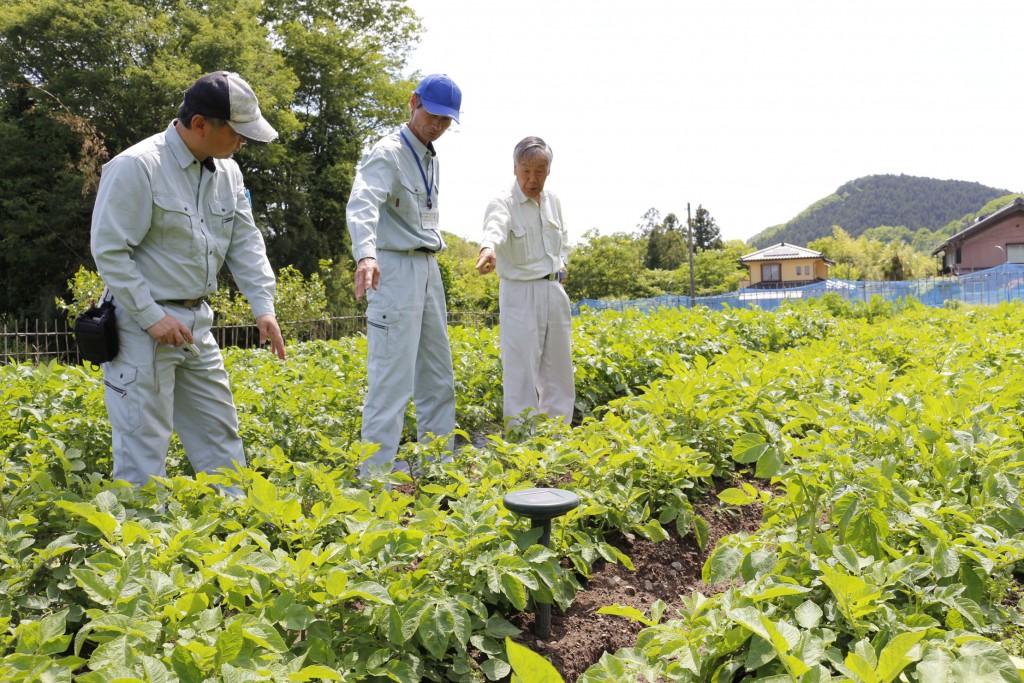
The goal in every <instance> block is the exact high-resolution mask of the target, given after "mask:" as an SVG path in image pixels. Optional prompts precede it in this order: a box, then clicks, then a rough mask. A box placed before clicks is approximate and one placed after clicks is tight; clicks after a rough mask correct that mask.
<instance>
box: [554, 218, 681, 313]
mask: <svg viewBox="0 0 1024 683" xmlns="http://www.w3.org/2000/svg"><path fill="white" fill-rule="evenodd" d="M645 242H646V241H645V240H644V239H643V237H642V236H641V237H637V236H635V235H630V234H627V233H622V232H619V233H615V234H612V235H600V234H598V232H597V231H596V230H588V231H587V232H586V233H584V235H583V240H582V242H581V243H580V244H579V245H577V246H576V247H575V248H574V249H573V251H572V253H571V254H570V256H569V268H568V278H567V279H566V281H565V290H566V293H567V294H568V295H569V298H570V299H572V300H573V301H577V300H579V299H623V298H627V299H631V298H638V297H646V296H654V295H657V294H661V291H660V290H658V289H656V288H652V287H651V286H650V285H649V283H648V280H647V278H645V277H643V276H644V274H645V273H646V271H645V269H644V252H645V249H646V244H645Z"/></svg>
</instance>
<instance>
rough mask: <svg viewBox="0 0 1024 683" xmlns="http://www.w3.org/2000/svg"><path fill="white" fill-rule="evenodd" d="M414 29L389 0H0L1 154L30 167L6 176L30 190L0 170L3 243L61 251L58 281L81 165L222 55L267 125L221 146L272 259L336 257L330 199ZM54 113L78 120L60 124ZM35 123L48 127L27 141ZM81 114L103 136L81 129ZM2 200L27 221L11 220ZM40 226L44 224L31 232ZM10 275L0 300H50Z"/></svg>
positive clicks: (71, 258) (130, 132)
mask: <svg viewBox="0 0 1024 683" xmlns="http://www.w3.org/2000/svg"><path fill="white" fill-rule="evenodd" d="M420 30H421V27H420V23H419V21H418V19H417V18H416V16H415V14H413V12H412V11H411V10H410V9H409V8H408V7H406V6H405V4H404V2H401V1H399V0H347V1H346V2H344V3H340V4H339V3H338V2H336V1H333V0H331V1H328V0H309V1H306V2H301V3H295V2H289V1H287V0H81V1H80V2H75V3H69V2H66V1H65V0H9V1H8V2H6V3H3V4H2V5H0V126H2V131H3V133H4V135H3V138H4V140H8V139H10V138H14V139H16V142H8V143H7V146H6V147H5V151H10V152H12V153H13V154H14V155H15V156H10V155H7V158H5V160H4V163H6V164H8V165H9V166H10V168H12V169H20V171H19V172H20V174H21V175H29V174H31V175H32V176H33V177H32V179H31V180H24V181H21V182H22V185H24V184H26V183H32V189H33V192H32V193H28V194H26V193H25V192H23V191H22V190H21V188H20V187H18V186H16V185H14V184H12V182H13V181H12V179H11V178H12V176H11V174H9V173H5V174H4V175H3V176H0V177H2V178H3V180H0V183H2V187H0V231H2V233H3V235H5V236H7V235H12V237H10V238H9V239H10V241H11V242H25V243H24V244H20V243H19V244H17V245H16V247H17V249H21V250H26V251H29V250H30V251H33V252H38V253H40V258H44V259H49V260H50V262H52V263H53V264H62V265H60V266H59V267H57V266H56V265H55V269H56V270H63V271H64V272H63V274H62V275H61V276H60V277H57V276H56V275H55V276H54V277H53V278H52V279H53V281H55V282H58V283H61V284H63V283H65V282H66V281H67V280H68V279H69V278H70V277H71V275H72V274H73V273H74V272H75V270H76V269H77V267H78V266H79V265H82V264H83V262H89V261H90V259H88V258H87V256H86V255H85V254H83V253H82V251H83V250H82V244H83V242H82V236H83V235H84V236H86V239H87V235H88V232H89V221H88V215H89V209H90V208H91V204H92V200H93V198H94V192H95V188H94V187H92V186H90V185H89V182H88V178H89V174H88V173H87V172H83V171H82V170H81V169H83V168H88V167H90V166H94V165H96V164H98V163H100V162H102V160H103V159H104V158H105V156H109V155H112V154H116V153H117V152H120V151H121V150H122V149H125V148H126V147H128V146H129V145H131V144H134V143H135V142H137V141H139V140H141V139H143V138H145V137H147V136H149V135H151V134H153V133H154V132H157V131H158V130H160V129H161V128H162V127H163V126H165V125H166V124H167V123H168V122H169V121H170V120H171V119H172V118H173V116H174V115H175V114H176V112H177V107H178V105H179V104H180V101H181V93H182V92H183V91H184V90H185V89H186V88H187V87H188V85H189V84H191V83H192V82H193V81H194V80H195V79H196V78H197V77H198V76H200V75H202V74H203V73H206V72H208V71H213V70H217V69H228V70H231V71H237V72H239V73H240V74H242V75H243V76H244V77H245V78H246V79H247V80H249V82H250V83H251V85H252V86H253V88H254V89H255V90H256V93H257V95H258V96H259V98H260V106H261V108H262V109H263V111H264V114H265V116H266V117H267V119H268V120H270V122H271V123H272V124H273V125H274V127H275V128H277V130H278V131H279V132H280V133H281V137H280V139H279V141H278V142H276V143H274V144H272V145H269V146H267V147H260V148H256V147H252V146H246V147H245V148H243V149H242V150H241V151H240V152H239V153H238V154H237V155H236V158H237V159H238V162H239V164H240V165H241V166H242V167H243V172H244V174H245V177H246V183H247V186H248V187H249V189H250V190H251V193H252V197H253V210H254V213H255V214H256V220H257V223H258V224H259V225H260V226H261V227H264V228H265V229H266V236H267V245H268V251H269V254H270V258H271V262H272V263H273V264H274V265H275V267H281V266H284V265H294V266H296V267H297V268H298V269H299V270H300V271H302V272H303V273H305V274H307V275H308V274H312V273H315V272H317V269H318V267H319V262H320V260H321V259H333V260H336V261H341V260H342V259H348V258H349V257H348V253H347V252H348V237H347V231H346V230H345V227H344V204H345V201H346V200H347V197H348V192H349V189H350V187H351V181H352V177H353V175H354V169H355V165H356V163H357V162H358V160H359V157H360V155H361V153H362V149H363V146H364V144H365V142H366V141H367V140H369V139H372V138H374V137H376V136H378V135H379V134H380V133H381V132H382V131H383V129H385V128H387V127H390V126H393V125H395V124H397V123H398V122H400V121H401V120H402V119H403V118H404V117H405V115H406V110H405V105H406V103H407V101H408V93H409V92H410V90H411V84H410V83H409V82H406V81H404V80H403V79H402V78H401V76H400V73H401V71H402V68H403V67H404V65H405V61H406V58H407V55H408V50H409V47H410V46H411V44H412V43H413V42H414V41H415V40H416V39H417V35H418V33H419V31H420ZM67 115H70V116H72V117H77V119H75V120H79V121H85V122H87V123H88V124H89V126H84V127H83V126H78V127H75V126H70V125H68V122H67V121H68V120H69V119H67V118H66V117H67ZM43 119H52V122H51V123H48V124H45V125H44V121H43ZM46 125H48V126H49V127H50V128H51V130H53V131H54V135H56V137H57V139H55V140H50V141H47V142H46V144H45V145H44V146H33V145H32V144H28V142H31V141H33V140H36V141H39V140H40V136H44V135H45V133H43V132H42V131H43V130H44V129H45V128H46ZM90 127H91V128H90ZM90 130H92V131H94V132H95V133H96V134H97V135H98V136H99V138H100V139H102V140H103V143H104V145H103V146H102V147H100V148H98V149H94V148H92V147H90V146H89V145H88V144H87V143H88V140H89V139H90V138H89V135H90V132H89V131H90ZM23 141H24V142H23ZM51 151H53V152H54V154H50V152H51ZM58 151H59V152H60V154H57V153H56V152H58ZM40 153H43V154H46V155H47V156H48V157H52V158H49V159H48V161H49V162H50V165H51V168H45V167H43V166H44V165H43V164H42V163H41V162H33V161H32V157H33V156H39V155H40ZM83 154H84V155H86V156H88V157H89V158H83V157H82V155H83ZM90 155H91V156H90ZM54 166H57V167H59V168H58V169H56V170H61V169H63V170H62V171H61V172H54V170H55V169H54V168H53V167H54ZM25 169H28V170H29V172H28V173H26V172H25ZM76 174H77V176H78V178H79V182H78V184H77V190H78V191H79V193H80V194H82V200H81V201H80V204H81V205H80V206H75V207H71V209H73V210H63V211H62V212H61V216H62V218H63V219H64V220H61V221H56V222H54V221H48V212H47V204H48V203H50V204H52V203H53V200H52V197H53V196H63V195H65V194H67V191H66V186H67V185H72V186H74V185H75V183H74V179H75V177H76ZM15 175H17V174H15ZM19 204H20V206H19ZM54 211H56V209H54ZM16 214H17V215H21V216H23V217H27V218H28V220H29V221H30V224H29V225H25V226H21V227H20V228H19V229H18V231H14V230H11V228H12V225H13V220H12V219H10V218H8V217H9V216H13V215H16ZM33 216H38V218H36V219H33V218H32V217H33ZM48 231H49V232H50V233H56V234H55V235H52V236H51V237H49V238H48V239H46V240H43V239H41V238H40V237H39V236H40V235H42V234H44V233H46V232H48ZM33 239H35V242H32V240H33ZM7 246H9V247H10V246H11V244H10V243H9V244H8V245H7ZM17 249H15V251H16V250H17ZM86 252H87V250H86ZM87 264H88V265H90V266H91V262H89V263H87ZM7 270H8V268H7V266H6V264H5V272H3V273H0V276H2V278H0V279H2V280H3V281H4V283H5V286H6V285H7V283H8V281H9V277H8V272H7ZM47 278H48V280H49V279H50V274H49V273H47ZM14 286H15V287H16V289H15V291H14V292H13V295H12V294H7V295H6V296H7V300H6V301H3V302H0V305H3V306H4V310H11V309H10V307H9V306H8V305H7V304H8V301H9V300H11V299H12V298H13V299H16V300H19V301H22V302H27V301H30V300H33V299H38V300H40V301H48V302H52V297H49V296H41V295H37V294H36V293H35V290H34V289H33V290H32V291H30V292H25V291H23V290H22V287H23V285H22V284H20V283H18V284H17V285H14ZM10 288H11V286H7V289H8V290H9V289H10ZM32 308H33V306H31V305H27V304H26V305H25V306H23V307H22V309H19V310H22V311H23V312H24V313H25V314H30V312H31V309H32ZM42 313H44V311H42V310H37V311H36V314H42Z"/></svg>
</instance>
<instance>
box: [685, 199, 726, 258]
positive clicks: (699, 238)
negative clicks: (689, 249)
mask: <svg viewBox="0 0 1024 683" xmlns="http://www.w3.org/2000/svg"><path fill="white" fill-rule="evenodd" d="M690 227H691V229H692V230H693V251H694V252H695V253H697V252H702V251H708V250H709V249H721V248H722V232H721V230H719V229H718V224H717V223H715V219H714V218H712V217H711V214H710V213H708V210H707V209H705V208H704V207H703V206H701V205H700V204H698V205H697V211H696V212H694V215H693V220H692V221H690Z"/></svg>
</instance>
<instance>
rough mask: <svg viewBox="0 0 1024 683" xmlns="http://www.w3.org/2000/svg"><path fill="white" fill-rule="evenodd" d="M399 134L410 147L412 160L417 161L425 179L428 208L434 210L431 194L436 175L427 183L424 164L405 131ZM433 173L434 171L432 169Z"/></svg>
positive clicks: (421, 174)
mask: <svg viewBox="0 0 1024 683" xmlns="http://www.w3.org/2000/svg"><path fill="white" fill-rule="evenodd" d="M398 134H399V135H401V136H402V142H404V143H405V144H406V145H408V147H409V151H410V152H412V158H413V159H415V160H416V167H417V168H419V169H420V177H421V178H423V184H424V185H425V186H426V188H427V208H428V209H432V208H434V201H433V200H432V199H431V198H430V193H431V192H432V191H433V190H434V174H433V172H431V174H430V182H429V183H428V182H427V174H426V173H425V172H424V171H423V164H421V163H420V155H419V154H417V153H416V150H415V149H413V146H412V143H411V142H409V138H407V137H405V131H401V130H400V131H398ZM431 171H433V169H431Z"/></svg>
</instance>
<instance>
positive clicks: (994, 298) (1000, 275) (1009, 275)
mask: <svg viewBox="0 0 1024 683" xmlns="http://www.w3.org/2000/svg"><path fill="white" fill-rule="evenodd" d="M829 292H834V293H836V294H838V295H839V296H841V297H842V298H843V299H845V300H847V301H870V300H871V297H873V296H876V295H877V296H880V297H882V298H883V299H885V300H887V301H893V302H895V301H898V300H900V299H906V298H908V297H913V298H914V299H917V300H918V301H920V302H921V303H922V304H925V305H926V306H944V305H945V303H946V302H947V301H959V302H961V303H965V304H998V303H1001V302H1003V301H1012V300H1014V299H1024V264H1017V263H1007V264H1004V265H1001V266H996V267H995V268H989V269H987V270H983V271H979V272H977V273H972V274H970V275H961V276H958V277H943V278H930V279H927V280H906V281H899V282H887V281H871V282H861V281H854V280H824V281H822V282H816V283H814V284H812V285H805V286H803V287H792V288H788V289H741V290H739V291H737V292H729V293H728V294H721V295H718V296H696V297H692V298H691V297H689V296H681V295H678V294H665V295H662V296H656V297H651V298H648V299H626V300H602V299H580V300H579V301H577V302H576V303H575V304H573V307H572V314H573V315H578V314H579V312H580V311H581V310H582V309H583V308H587V309H589V310H607V309H612V310H616V311H624V310H629V309H638V310H650V309H654V308H693V307H695V306H704V307H705V308H710V309H712V310H716V311H721V310H723V309H724V308H725V307H729V308H761V309H765V310H775V309H776V308H778V307H779V306H780V305H782V303H783V302H785V301H792V300H795V299H810V298H813V297H820V296H822V295H824V294H826V293H829Z"/></svg>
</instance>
